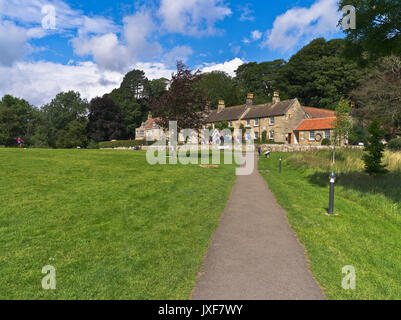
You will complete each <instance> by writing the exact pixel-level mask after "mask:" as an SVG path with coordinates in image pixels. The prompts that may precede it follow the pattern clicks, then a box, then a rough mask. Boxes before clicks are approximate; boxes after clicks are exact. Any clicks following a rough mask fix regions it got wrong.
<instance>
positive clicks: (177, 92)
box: [151, 61, 207, 131]
mask: <svg viewBox="0 0 401 320" xmlns="http://www.w3.org/2000/svg"><path fill="white" fill-rule="evenodd" d="M200 75H201V72H200V71H199V70H198V71H196V72H192V71H191V70H190V69H189V68H188V67H187V66H186V65H185V64H184V63H182V62H180V61H179V62H177V73H175V74H173V75H172V79H171V83H170V87H169V89H168V91H167V92H166V93H165V94H164V95H162V96H161V97H159V98H158V99H155V100H153V101H152V104H151V105H152V109H153V111H154V113H155V115H156V116H158V117H159V120H157V124H158V125H160V126H161V127H163V128H166V129H167V128H168V127H169V122H170V121H177V129H178V130H179V131H180V130H182V129H193V130H196V131H199V130H200V129H201V128H202V126H203V124H204V123H205V114H206V112H207V109H206V108H207V98H206V95H205V93H204V92H203V90H202V89H201V88H199V86H197V83H198V81H199V80H200Z"/></svg>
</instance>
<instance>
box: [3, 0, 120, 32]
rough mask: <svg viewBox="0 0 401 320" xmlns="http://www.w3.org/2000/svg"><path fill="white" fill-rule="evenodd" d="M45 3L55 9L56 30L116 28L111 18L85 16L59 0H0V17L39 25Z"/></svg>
mask: <svg viewBox="0 0 401 320" xmlns="http://www.w3.org/2000/svg"><path fill="white" fill-rule="evenodd" d="M46 5H51V6H53V7H54V8H55V10H56V23H57V27H56V28H57V29H56V32H64V31H67V30H75V29H80V32H83V33H108V32H113V31H115V30H116V28H117V27H116V26H115V25H114V22H113V21H112V20H109V19H107V18H105V17H100V16H94V17H88V16H85V15H84V14H83V12H82V11H81V10H74V9H72V8H71V7H70V6H69V5H68V4H67V3H66V2H64V1H61V0H0V18H1V17H2V16H3V17H6V18H7V19H9V20H13V21H18V22H19V23H21V24H24V25H26V26H32V27H33V26H36V27H37V26H41V24H42V19H43V18H44V17H45V15H46V14H44V13H42V8H43V7H44V6H46Z"/></svg>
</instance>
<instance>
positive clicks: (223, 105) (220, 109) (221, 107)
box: [217, 100, 226, 113]
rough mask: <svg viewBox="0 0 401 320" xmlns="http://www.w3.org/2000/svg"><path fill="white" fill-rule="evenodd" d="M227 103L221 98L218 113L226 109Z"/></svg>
mask: <svg viewBox="0 0 401 320" xmlns="http://www.w3.org/2000/svg"><path fill="white" fill-rule="evenodd" d="M225 107H226V105H225V103H224V100H219V106H218V107H217V113H220V112H222V111H223V110H224V109H225Z"/></svg>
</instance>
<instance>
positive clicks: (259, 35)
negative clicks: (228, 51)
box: [242, 30, 263, 44]
mask: <svg viewBox="0 0 401 320" xmlns="http://www.w3.org/2000/svg"><path fill="white" fill-rule="evenodd" d="M262 36H263V33H262V32H260V31H259V30H254V31H252V32H251V37H250V38H244V39H243V40H242V42H243V43H245V44H249V43H251V42H254V41H258V40H260V39H261V38H262Z"/></svg>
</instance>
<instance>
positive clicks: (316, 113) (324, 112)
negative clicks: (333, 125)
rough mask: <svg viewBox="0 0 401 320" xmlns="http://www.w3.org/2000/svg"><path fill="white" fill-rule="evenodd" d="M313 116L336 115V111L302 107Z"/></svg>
mask: <svg viewBox="0 0 401 320" xmlns="http://www.w3.org/2000/svg"><path fill="white" fill-rule="evenodd" d="M302 108H303V109H304V111H305V112H306V113H307V114H308V115H309V116H310V117H311V118H329V117H334V116H335V111H333V110H327V109H319V108H312V107H302Z"/></svg>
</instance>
